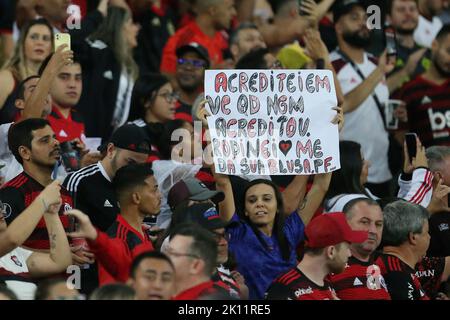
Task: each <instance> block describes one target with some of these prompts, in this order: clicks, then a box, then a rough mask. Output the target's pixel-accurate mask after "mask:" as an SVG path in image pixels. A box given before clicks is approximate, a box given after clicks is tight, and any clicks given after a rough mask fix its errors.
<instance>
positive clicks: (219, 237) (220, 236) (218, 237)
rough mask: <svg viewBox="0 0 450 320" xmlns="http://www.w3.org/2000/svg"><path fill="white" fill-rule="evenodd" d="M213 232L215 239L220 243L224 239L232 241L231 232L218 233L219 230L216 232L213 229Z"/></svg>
mask: <svg viewBox="0 0 450 320" xmlns="http://www.w3.org/2000/svg"><path fill="white" fill-rule="evenodd" d="M212 234H213V236H214V239H215V240H216V241H217V242H218V243H219V242H220V241H221V240H222V239H224V240H225V241H227V242H228V241H230V234H229V233H227V232H224V233H218V232H214V231H212Z"/></svg>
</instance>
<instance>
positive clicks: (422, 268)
mask: <svg viewBox="0 0 450 320" xmlns="http://www.w3.org/2000/svg"><path fill="white" fill-rule="evenodd" d="M415 269H416V273H415V275H416V277H417V278H419V281H420V284H421V285H422V288H423V290H424V291H425V293H426V294H427V296H429V297H430V298H434V297H436V295H437V293H438V292H439V287H440V286H441V278H442V274H443V273H444V269H445V257H424V258H423V259H422V260H421V261H420V262H419V263H418V264H416V268H415Z"/></svg>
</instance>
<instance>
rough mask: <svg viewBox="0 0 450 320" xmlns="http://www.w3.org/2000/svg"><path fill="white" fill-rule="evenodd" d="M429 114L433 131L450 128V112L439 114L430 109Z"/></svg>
mask: <svg viewBox="0 0 450 320" xmlns="http://www.w3.org/2000/svg"><path fill="white" fill-rule="evenodd" d="M427 112H428V118H429V119H430V124H431V130H433V131H437V130H443V129H446V128H450V110H446V111H445V112H439V111H434V110H433V109H431V108H430V109H428V110H427Z"/></svg>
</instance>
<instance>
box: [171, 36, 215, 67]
mask: <svg viewBox="0 0 450 320" xmlns="http://www.w3.org/2000/svg"><path fill="white" fill-rule="evenodd" d="M190 51H194V52H195V53H197V54H198V55H199V56H200V57H201V58H202V59H203V60H205V62H206V63H207V66H206V67H207V68H209V54H208V50H206V49H205V47H203V46H202V45H201V44H199V43H197V42H189V43H187V44H184V45H181V46H179V47H178V48H177V51H176V55H177V58H180V57H181V56H182V55H183V54H185V53H186V52H190Z"/></svg>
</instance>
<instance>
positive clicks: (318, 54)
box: [303, 29, 344, 106]
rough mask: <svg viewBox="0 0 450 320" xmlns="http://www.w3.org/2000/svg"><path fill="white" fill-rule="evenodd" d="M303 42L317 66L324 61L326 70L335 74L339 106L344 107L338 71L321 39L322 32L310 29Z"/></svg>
mask: <svg viewBox="0 0 450 320" xmlns="http://www.w3.org/2000/svg"><path fill="white" fill-rule="evenodd" d="M303 40H304V42H305V48H306V52H307V54H308V56H309V57H310V58H311V59H312V60H314V61H315V62H316V65H317V62H318V61H319V60H323V62H324V68H325V69H328V70H330V71H331V72H333V79H334V85H335V88H336V98H337V101H338V106H342V105H343V104H344V94H343V92H342V89H341V85H340V83H339V81H338V78H337V74H336V70H334V67H333V65H332V63H331V60H330V53H329V51H328V49H327V46H326V45H325V43H324V42H323V41H322V39H321V37H320V32H319V31H318V30H314V29H308V30H307V31H306V32H305V36H304V37H303Z"/></svg>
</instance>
